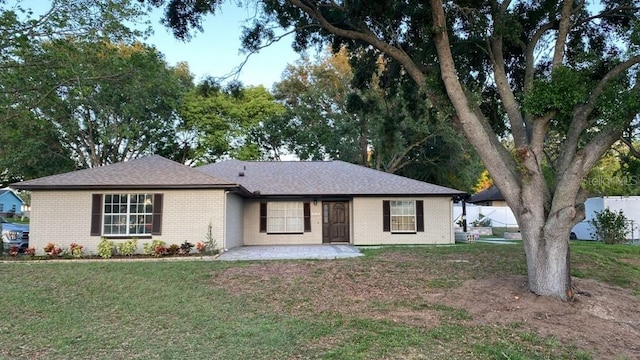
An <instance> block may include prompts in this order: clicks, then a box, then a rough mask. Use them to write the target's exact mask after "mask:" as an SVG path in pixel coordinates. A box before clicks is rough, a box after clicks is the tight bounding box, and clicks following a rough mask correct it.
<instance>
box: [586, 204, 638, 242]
mask: <svg viewBox="0 0 640 360" xmlns="http://www.w3.org/2000/svg"><path fill="white" fill-rule="evenodd" d="M589 225H591V228H592V229H593V231H592V232H591V236H592V237H593V238H594V239H596V240H598V241H602V242H604V243H605V244H622V243H625V242H626V241H627V238H626V234H627V232H628V230H629V223H628V220H627V217H626V216H624V213H623V212H622V210H620V211H618V212H615V211H611V210H609V209H608V208H607V209H604V210H602V211H596V212H595V216H594V217H593V219H591V220H589Z"/></svg>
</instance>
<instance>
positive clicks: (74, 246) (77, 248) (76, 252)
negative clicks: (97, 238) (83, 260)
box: [69, 243, 84, 258]
mask: <svg viewBox="0 0 640 360" xmlns="http://www.w3.org/2000/svg"><path fill="white" fill-rule="evenodd" d="M69 252H70V253H71V256H73V257H74V258H80V257H82V254H83V253H84V246H82V245H80V244H78V243H71V245H69Z"/></svg>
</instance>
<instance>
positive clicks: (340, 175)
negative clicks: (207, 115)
mask: <svg viewBox="0 0 640 360" xmlns="http://www.w3.org/2000/svg"><path fill="white" fill-rule="evenodd" d="M14 186H15V187H16V188H18V189H22V190H30V191H31V192H32V194H31V209H32V211H31V229H30V246H31V247H34V248H35V249H36V251H37V252H38V253H40V254H41V253H42V252H43V250H42V248H43V247H44V246H45V245H46V244H47V243H54V244H56V245H58V246H60V247H62V248H68V246H69V245H70V244H71V243H73V242H76V243H78V244H81V245H83V246H85V251H87V252H88V253H95V251H96V249H97V245H98V243H99V241H100V239H101V237H106V238H108V239H111V240H114V241H116V242H117V241H118V240H127V239H131V238H134V237H135V238H138V239H139V241H138V250H139V251H140V250H141V249H142V244H144V243H146V242H151V241H152V240H154V239H159V240H162V241H164V242H166V243H167V244H181V243H183V242H184V241H189V242H191V243H195V242H198V241H205V237H206V235H207V234H208V230H209V228H211V230H212V235H213V237H214V238H215V240H216V245H217V246H218V247H219V248H221V249H231V248H234V247H238V246H243V245H278V244H283V245H284V244H286V245H291V244H307V245H308V244H328V243H349V244H354V245H383V244H450V243H454V234H453V218H452V217H453V215H452V204H453V199H454V198H455V197H458V196H462V195H464V193H463V192H462V191H458V190H454V189H449V188H446V187H442V186H437V185H432V184H428V183H425V182H421V181H417V180H412V179H408V178H405V177H402V176H397V175H393V174H389V173H385V172H381V171H377V170H373V169H369V168H366V167H362V166H358V165H353V164H349V163H346V162H343V161H317V162H316V161H286V162H253V161H237V160H228V161H222V162H219V163H215V164H210V165H205V166H202V167H197V168H192V167H189V166H185V165H183V164H179V163H176V162H173V161H171V160H168V159H165V158H163V157H161V156H157V155H154V156H149V157H144V158H140V159H136V160H130V161H126V162H122V163H117V164H111V165H106V166H102V167H98V168H93V169H86V170H79V171H74V172H70V173H65V174H59V175H53V176H48V177H43V178H39V179H34V180H29V181H23V182H20V183H17V184H15V185H14Z"/></svg>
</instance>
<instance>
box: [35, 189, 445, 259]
mask: <svg viewBox="0 0 640 360" xmlns="http://www.w3.org/2000/svg"><path fill="white" fill-rule="evenodd" d="M127 192H129V193H144V192H146V193H162V194H164V203H163V208H164V213H163V221H162V235H159V236H153V239H160V240H163V241H165V242H166V243H167V244H168V245H170V244H181V243H183V242H184V241H189V242H192V243H195V242H197V241H205V235H206V233H207V228H208V225H209V223H211V224H212V230H213V236H214V238H215V240H216V242H217V246H218V247H223V246H226V247H227V248H232V247H236V246H241V245H276V244H277V245H291V244H322V201H318V203H317V204H316V205H314V204H313V200H310V201H309V200H307V201H309V203H310V205H311V232H306V233H304V234H291V235H286V234H278V235H269V234H266V233H261V232H260V202H259V201H256V200H250V199H249V200H248V199H242V198H241V197H239V196H238V195H235V194H227V197H226V206H227V209H228V212H227V214H226V215H225V214H224V206H225V192H224V190H218V189H214V190H163V191H152V190H147V191H145V190H135V191H120V192H118V193H127ZM94 193H102V192H100V191H33V192H32V195H31V202H32V213H31V225H30V226H31V229H30V246H32V247H34V248H35V249H36V251H37V252H38V254H42V253H43V250H42V248H43V247H44V246H45V245H46V244H47V243H49V242H52V243H54V244H56V245H58V246H60V247H62V248H65V249H66V248H68V247H69V244H71V243H72V242H77V243H79V244H81V245H83V246H84V247H85V251H86V252H87V253H89V254H93V253H95V252H96V249H97V245H98V243H99V241H100V237H99V236H90V227H91V195H92V194H94ZM394 199H397V198H382V197H380V198H378V197H375V198H371V197H360V198H354V199H353V200H352V201H351V202H350V239H351V242H352V243H353V244H355V245H384V244H450V243H453V242H454V237H453V225H452V222H453V219H452V217H453V215H452V201H451V199H450V198H447V197H424V198H411V199H412V200H423V201H424V210H425V216H424V222H425V232H419V233H416V234H392V233H390V232H383V231H382V201H383V200H394ZM225 225H226V229H225ZM151 240H152V239H140V240H139V241H138V250H139V251H140V252H141V251H142V244H143V243H146V242H150V241H151ZM115 241H116V242H118V240H115Z"/></svg>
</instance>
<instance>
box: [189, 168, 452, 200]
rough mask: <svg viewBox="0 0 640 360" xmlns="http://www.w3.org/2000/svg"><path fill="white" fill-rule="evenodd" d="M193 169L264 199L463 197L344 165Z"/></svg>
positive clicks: (380, 172) (427, 185) (444, 189)
mask: <svg viewBox="0 0 640 360" xmlns="http://www.w3.org/2000/svg"><path fill="white" fill-rule="evenodd" d="M196 169H198V170H200V171H202V172H204V173H206V174H209V175H213V176H217V177H221V178H224V179H227V180H228V181H229V182H232V183H237V184H240V185H242V186H243V187H244V188H246V189H247V190H249V191H250V192H260V195H267V196H305V195H306V196H314V195H315V196H318V195H336V196H339V195H443V196H445V195H447V196H448V195H459V194H464V192H463V191H459V190H455V189H450V188H446V187H443V186H438V185H433V184H429V183H425V182H422V181H417V180H413V179H409V178H405V177H402V176H398V175H393V174H389V173H385V172H382V171H378V170H374V169H370V168H367V167H364V166H359V165H354V164H350V163H346V162H343V161H283V162H279V161H272V162H254V161H238V160H227V161H222V162H219V163H215V164H209V165H205V166H201V167H198V168H196ZM240 173H244V176H240Z"/></svg>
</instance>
